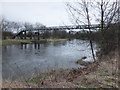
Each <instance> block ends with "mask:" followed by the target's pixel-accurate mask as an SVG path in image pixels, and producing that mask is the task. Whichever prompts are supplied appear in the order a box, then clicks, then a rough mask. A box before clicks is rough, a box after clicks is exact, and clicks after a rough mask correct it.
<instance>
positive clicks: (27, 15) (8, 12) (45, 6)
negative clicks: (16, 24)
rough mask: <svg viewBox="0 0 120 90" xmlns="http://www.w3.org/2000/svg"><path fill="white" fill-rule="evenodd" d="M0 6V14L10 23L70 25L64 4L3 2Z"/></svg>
mask: <svg viewBox="0 0 120 90" xmlns="http://www.w3.org/2000/svg"><path fill="white" fill-rule="evenodd" d="M0 5H1V8H0V9H2V12H0V14H1V15H2V16H4V17H5V18H7V19H9V20H11V21H21V22H31V23H33V24H34V23H35V22H40V23H42V24H44V25H46V26H56V25H64V24H65V25H68V24H71V22H70V19H69V17H68V13H67V12H66V9H65V2H5V3H0ZM0 11H1V10H0Z"/></svg>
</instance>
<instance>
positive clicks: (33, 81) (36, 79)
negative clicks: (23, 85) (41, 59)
mask: <svg viewBox="0 0 120 90" xmlns="http://www.w3.org/2000/svg"><path fill="white" fill-rule="evenodd" d="M27 82H29V83H37V82H39V78H30V79H28V80H27Z"/></svg>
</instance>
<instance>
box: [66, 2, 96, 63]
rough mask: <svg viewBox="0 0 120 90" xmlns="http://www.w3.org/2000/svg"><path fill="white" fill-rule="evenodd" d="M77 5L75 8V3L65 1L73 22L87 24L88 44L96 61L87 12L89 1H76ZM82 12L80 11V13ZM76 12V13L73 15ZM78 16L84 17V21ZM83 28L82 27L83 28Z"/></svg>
mask: <svg viewBox="0 0 120 90" xmlns="http://www.w3.org/2000/svg"><path fill="white" fill-rule="evenodd" d="M75 4H77V5H79V6H80V7H79V8H76V6H75V5H71V4H70V3H67V4H66V5H67V7H68V9H69V11H70V14H71V15H72V17H73V18H74V19H75V22H76V23H77V25H80V24H81V23H82V24H84V25H86V26H88V29H89V31H88V37H89V42H90V46H91V51H92V56H93V60H94V61H96V59H95V54H94V49H93V43H92V37H91V34H92V31H91V28H90V26H91V22H90V13H89V4H90V3H89V2H87V1H85V0H84V1H83V0H82V1H81V2H80V3H79V2H77V3H75ZM81 12H82V13H81ZM75 14H76V15H75ZM80 16H82V17H83V18H84V20H85V21H82V20H83V19H82V20H80V18H79V17H80ZM83 30H84V28H83Z"/></svg>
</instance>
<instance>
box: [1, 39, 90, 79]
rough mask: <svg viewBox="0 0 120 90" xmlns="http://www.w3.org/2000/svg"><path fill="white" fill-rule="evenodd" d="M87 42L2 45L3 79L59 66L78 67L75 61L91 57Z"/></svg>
mask: <svg viewBox="0 0 120 90" xmlns="http://www.w3.org/2000/svg"><path fill="white" fill-rule="evenodd" d="M88 44H89V43H88V42H87V41H85V42H84V43H83V41H82V40H71V41H62V42H49V43H42V44H37V43H36V44H20V45H10V46H3V47H2V54H3V58H2V64H3V68H2V69H3V79H15V78H19V77H21V76H23V75H21V72H22V74H24V76H25V77H28V76H32V75H33V73H35V74H36V73H40V72H45V71H48V70H52V69H59V68H78V67H81V66H80V65H77V64H75V61H77V60H78V59H80V58H81V57H84V56H87V57H88V59H87V60H88V61H90V60H92V59H91V50H90V46H88Z"/></svg>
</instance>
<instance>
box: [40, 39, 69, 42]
mask: <svg viewBox="0 0 120 90" xmlns="http://www.w3.org/2000/svg"><path fill="white" fill-rule="evenodd" d="M40 40H41V41H47V42H57V41H66V40H68V39H40Z"/></svg>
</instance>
